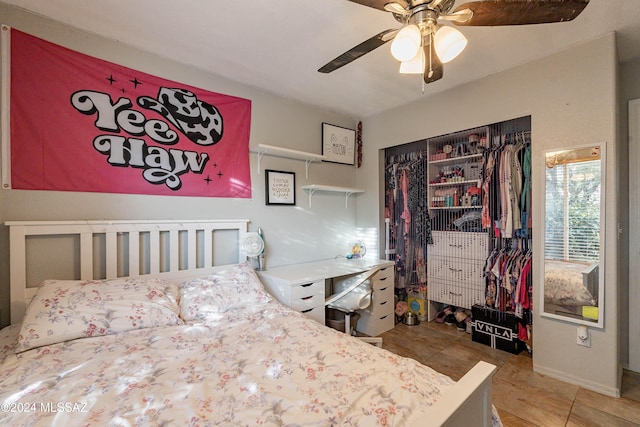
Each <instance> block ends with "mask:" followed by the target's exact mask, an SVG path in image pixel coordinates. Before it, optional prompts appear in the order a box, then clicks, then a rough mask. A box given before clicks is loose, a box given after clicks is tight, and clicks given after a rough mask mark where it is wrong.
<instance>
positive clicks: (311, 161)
mask: <svg viewBox="0 0 640 427" xmlns="http://www.w3.org/2000/svg"><path fill="white" fill-rule="evenodd" d="M304 163H305V167H304V172H305V177H306V178H307V179H309V165H310V164H311V163H313V160H311V159H307V160H305V161H304Z"/></svg>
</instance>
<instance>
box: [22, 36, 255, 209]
mask: <svg viewBox="0 0 640 427" xmlns="http://www.w3.org/2000/svg"><path fill="white" fill-rule="evenodd" d="M10 103H11V117H10V120H11V187H12V188H14V189H26V190H60V191H89V192H106V193H129V194H156V195H177V196H208V197H242V198H249V197H251V176H250V168H249V131H250V126H251V101H249V100H247V99H242V98H236V97H233V96H227V95H222V94H219V93H214V92H209V91H206V90H202V89H198V88H195V87H191V86H187V85H184V84H182V83H176V82H173V81H170V80H164V79H161V78H159V77H155V76H151V75H149V74H145V73H141V72H139V71H136V70H132V69H130V68H126V67H122V66H120V65H116V64H113V63H110V62H107V61H102V60H100V59H96V58H93V57H90V56H87V55H84V54H81V53H78V52H75V51H72V50H69V49H66V48H63V47H61V46H58V45H55V44H52V43H49V42H46V41H44V40H41V39H38V38H36V37H33V36H30V35H28V34H25V33H23V32H20V31H17V30H11V101H10Z"/></svg>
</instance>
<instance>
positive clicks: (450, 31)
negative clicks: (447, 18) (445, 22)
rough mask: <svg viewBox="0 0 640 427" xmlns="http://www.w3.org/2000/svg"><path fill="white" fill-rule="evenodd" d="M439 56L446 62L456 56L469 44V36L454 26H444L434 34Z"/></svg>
mask: <svg viewBox="0 0 640 427" xmlns="http://www.w3.org/2000/svg"><path fill="white" fill-rule="evenodd" d="M434 43H435V49H436V53H437V54H438V58H440V61H441V62H442V63H443V64H444V63H447V62H449V61H451V60H453V59H454V58H456V57H457V56H458V55H460V53H461V52H462V51H463V50H464V48H465V47H466V46H467V38H466V37H465V36H464V34H462V33H461V32H460V31H458V30H457V29H455V28H453V27H449V26H442V27H440V29H438V31H437V32H436V35H435V36H434Z"/></svg>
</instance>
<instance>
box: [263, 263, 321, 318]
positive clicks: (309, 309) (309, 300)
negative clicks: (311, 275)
mask: <svg viewBox="0 0 640 427" xmlns="http://www.w3.org/2000/svg"><path fill="white" fill-rule="evenodd" d="M260 279H261V280H262V283H263V284H264V287H265V288H266V289H267V291H268V292H269V293H270V294H271V295H273V297H274V298H275V299H277V300H278V301H280V302H281V303H282V304H284V305H286V306H287V307H291V308H293V309H294V310H296V311H300V312H302V313H304V314H305V315H306V316H308V317H311V318H312V319H314V320H317V321H318V322H320V323H324V292H325V291H324V280H318V281H315V282H304V283H296V284H290V283H287V282H285V281H283V280H278V279H277V278H274V277H272V276H269V275H266V274H260Z"/></svg>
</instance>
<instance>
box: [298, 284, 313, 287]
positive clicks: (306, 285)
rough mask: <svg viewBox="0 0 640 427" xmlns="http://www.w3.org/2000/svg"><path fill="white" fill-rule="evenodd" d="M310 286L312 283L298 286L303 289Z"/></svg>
mask: <svg viewBox="0 0 640 427" xmlns="http://www.w3.org/2000/svg"><path fill="white" fill-rule="evenodd" d="M311 285H313V283H306V284H304V285H300V286H302V287H303V288H306V287H308V286H311Z"/></svg>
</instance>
